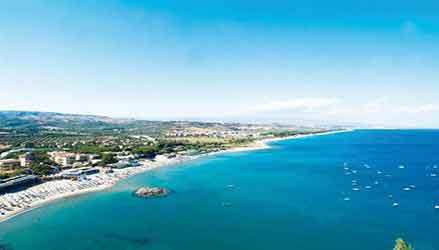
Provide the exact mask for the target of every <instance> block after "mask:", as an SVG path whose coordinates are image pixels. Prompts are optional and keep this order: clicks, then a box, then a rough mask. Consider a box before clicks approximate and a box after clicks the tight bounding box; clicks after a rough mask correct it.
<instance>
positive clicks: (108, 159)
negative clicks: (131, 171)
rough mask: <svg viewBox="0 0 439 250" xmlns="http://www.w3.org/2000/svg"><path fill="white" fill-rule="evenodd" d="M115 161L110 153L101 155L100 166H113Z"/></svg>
mask: <svg viewBox="0 0 439 250" xmlns="http://www.w3.org/2000/svg"><path fill="white" fill-rule="evenodd" d="M116 162H117V159H116V157H115V156H114V154H112V153H106V154H103V155H102V161H101V162H100V164H102V165H106V164H113V163H116Z"/></svg>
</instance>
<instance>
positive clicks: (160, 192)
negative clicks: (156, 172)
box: [134, 187, 170, 198]
mask: <svg viewBox="0 0 439 250" xmlns="http://www.w3.org/2000/svg"><path fill="white" fill-rule="evenodd" d="M169 193H170V191H169V190H168V189H166V188H160V187H141V188H139V189H137V190H136V191H134V195H135V196H136V197H139V198H152V197H164V196H167V195H169Z"/></svg>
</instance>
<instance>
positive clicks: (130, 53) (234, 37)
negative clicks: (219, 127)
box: [0, 0, 439, 128]
mask: <svg viewBox="0 0 439 250" xmlns="http://www.w3.org/2000/svg"><path fill="white" fill-rule="evenodd" d="M438 11H439V1H434V0H431V1H425V0H424V1H423V0H419V1H412V0H411V1H407V0H387V1H382V0H381V1H377V0H369V1H353V0H351V1H348V0H335V1H327V0H302V1H294V0H290V1H282V0H270V1H268V0H267V1H261V0H259V1H258V0H252V1H250V0H210V1H204V0H203V1H201V0H198V1H196V0H185V1H182V0H148V1H133V0H125V1H122V0H121V1H115V0H100V1H88V0H83V1H73V0H71V1H67V0H46V1H36V0H35V1H34V0H0V110H32V111H53V112H65V113H79V114H96V115H108V116H113V117H134V118H144V119H201V120H203V119H204V120H236V121H251V122H283V123H299V122H304V121H311V122H314V121H315V122H325V123H358V124H368V125H376V126H395V127H400V126H402V127H435V128H438V127H439V99H438V97H439V15H438V14H437V13H438Z"/></svg>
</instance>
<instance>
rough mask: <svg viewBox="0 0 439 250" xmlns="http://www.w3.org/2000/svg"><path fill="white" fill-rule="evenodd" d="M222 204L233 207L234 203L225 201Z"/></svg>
mask: <svg viewBox="0 0 439 250" xmlns="http://www.w3.org/2000/svg"><path fill="white" fill-rule="evenodd" d="M221 205H222V206H223V207H231V206H232V203H231V202H223V203H221Z"/></svg>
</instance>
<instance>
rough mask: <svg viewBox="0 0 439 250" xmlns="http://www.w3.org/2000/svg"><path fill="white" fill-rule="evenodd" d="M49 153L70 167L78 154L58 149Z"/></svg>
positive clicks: (55, 159)
mask: <svg viewBox="0 0 439 250" xmlns="http://www.w3.org/2000/svg"><path fill="white" fill-rule="evenodd" d="M49 155H50V157H51V159H52V160H53V161H54V162H56V163H57V164H59V165H61V166H63V167H69V166H71V165H73V163H75V161H76V154H74V153H69V152H62V151H57V152H50V153H49Z"/></svg>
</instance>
